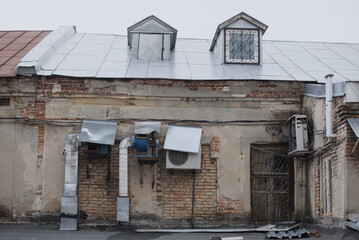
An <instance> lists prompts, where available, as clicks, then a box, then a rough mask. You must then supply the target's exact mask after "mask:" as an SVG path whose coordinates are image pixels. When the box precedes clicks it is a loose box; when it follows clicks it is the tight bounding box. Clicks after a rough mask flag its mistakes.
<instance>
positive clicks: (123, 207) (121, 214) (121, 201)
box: [117, 137, 132, 224]
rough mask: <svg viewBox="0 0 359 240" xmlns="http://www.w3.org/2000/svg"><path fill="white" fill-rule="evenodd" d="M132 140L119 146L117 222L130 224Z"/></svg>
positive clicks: (123, 141)
mask: <svg viewBox="0 0 359 240" xmlns="http://www.w3.org/2000/svg"><path fill="white" fill-rule="evenodd" d="M131 143H132V138H131V137H128V138H125V139H123V140H122V141H121V143H120V146H119V197H118V198H117V222H120V223H121V224H128V222H129V220H130V198H129V197H128V147H129V146H131Z"/></svg>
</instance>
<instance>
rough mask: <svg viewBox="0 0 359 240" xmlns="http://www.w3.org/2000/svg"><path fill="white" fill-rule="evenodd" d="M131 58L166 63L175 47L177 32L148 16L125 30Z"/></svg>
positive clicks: (155, 18) (157, 19)
mask: <svg viewBox="0 0 359 240" xmlns="http://www.w3.org/2000/svg"><path fill="white" fill-rule="evenodd" d="M127 31H128V34H127V36H128V45H129V46H130V48H131V53H132V58H134V59H138V60H149V61H162V60H163V61H166V60H169V59H170V57H171V50H172V49H174V47H175V45H176V36H177V30H176V29H174V28H173V27H171V26H170V25H168V24H167V23H165V22H163V21H162V20H160V19H159V18H157V17H155V16H149V17H147V18H145V19H143V20H142V21H140V22H138V23H136V24H134V25H132V26H131V27H129V28H128V29H127Z"/></svg>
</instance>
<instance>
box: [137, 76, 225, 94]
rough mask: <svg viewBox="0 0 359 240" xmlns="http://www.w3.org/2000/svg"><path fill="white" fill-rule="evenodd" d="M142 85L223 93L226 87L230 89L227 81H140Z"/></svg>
mask: <svg viewBox="0 0 359 240" xmlns="http://www.w3.org/2000/svg"><path fill="white" fill-rule="evenodd" d="M139 83H140V84H142V85H152V86H158V87H169V88H171V87H174V86H184V87H185V88H188V89H189V90H190V91H198V90H199V89H203V90H211V91H222V90H223V88H224V87H228V84H227V82H226V81H170V80H147V79H146V80H139Z"/></svg>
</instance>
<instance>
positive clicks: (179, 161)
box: [168, 151, 188, 166]
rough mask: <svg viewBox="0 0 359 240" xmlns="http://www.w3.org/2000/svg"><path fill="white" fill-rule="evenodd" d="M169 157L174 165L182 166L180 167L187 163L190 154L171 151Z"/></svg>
mask: <svg viewBox="0 0 359 240" xmlns="http://www.w3.org/2000/svg"><path fill="white" fill-rule="evenodd" d="M168 157H169V159H170V162H171V163H172V164H174V165H176V166H180V165H183V164H184V163H185V162H186V161H187V158H188V153H186V152H179V151H170V152H169V156H168Z"/></svg>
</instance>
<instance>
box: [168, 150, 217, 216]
mask: <svg viewBox="0 0 359 240" xmlns="http://www.w3.org/2000/svg"><path fill="white" fill-rule="evenodd" d="M202 154H203V159H202V168H201V170H196V176H195V178H196V179H195V199H194V200H195V201H194V217H195V220H198V221H201V220H212V219H214V218H215V215H216V205H217V203H216V161H211V159H210V149H209V146H208V145H206V146H205V145H203V146H202ZM164 177H165V190H164V191H165V192H164V213H163V216H164V217H165V218H166V219H175V220H190V219H192V193H193V180H194V175H193V172H192V171H191V170H166V171H165V176H164Z"/></svg>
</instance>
